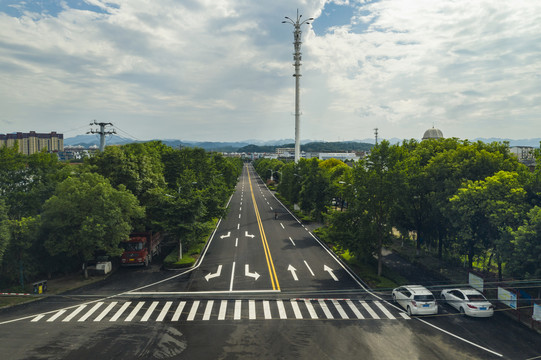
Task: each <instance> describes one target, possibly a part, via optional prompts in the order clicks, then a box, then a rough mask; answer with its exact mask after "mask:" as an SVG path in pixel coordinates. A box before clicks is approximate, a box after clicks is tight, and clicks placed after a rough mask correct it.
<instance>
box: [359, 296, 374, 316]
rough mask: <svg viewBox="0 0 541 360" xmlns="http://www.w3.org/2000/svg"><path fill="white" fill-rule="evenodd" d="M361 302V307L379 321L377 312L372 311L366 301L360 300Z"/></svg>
mask: <svg viewBox="0 0 541 360" xmlns="http://www.w3.org/2000/svg"><path fill="white" fill-rule="evenodd" d="M359 302H360V303H361V305H362V306H363V308H364V309H365V310H366V311H368V313H369V314H370V316H372V317H373V318H374V319H379V315H378V314H376V312H375V311H374V310H372V308H371V307H370V306H369V305H368V304H367V303H366V301H363V300H359Z"/></svg>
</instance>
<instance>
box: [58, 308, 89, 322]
mask: <svg viewBox="0 0 541 360" xmlns="http://www.w3.org/2000/svg"><path fill="white" fill-rule="evenodd" d="M85 307H86V305H81V306H79V307H78V308H77V309H75V310H74V311H73V312H72V313H71V314H69V315H68V316H66V317H65V318H64V320H62V322H68V321H70V320H71V319H73V318H74V317H75V316H77V314H78V313H80V312H81V311H83V309H84V308H85Z"/></svg>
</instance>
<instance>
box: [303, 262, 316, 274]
mask: <svg viewBox="0 0 541 360" xmlns="http://www.w3.org/2000/svg"><path fill="white" fill-rule="evenodd" d="M304 264H305V265H306V267H307V268H308V271H310V274H312V276H315V275H314V272H313V271H312V269H311V268H310V265H308V263H307V262H306V260H304Z"/></svg>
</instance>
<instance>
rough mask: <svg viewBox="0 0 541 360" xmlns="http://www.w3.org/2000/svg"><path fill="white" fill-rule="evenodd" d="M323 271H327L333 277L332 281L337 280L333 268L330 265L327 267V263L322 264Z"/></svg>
mask: <svg viewBox="0 0 541 360" xmlns="http://www.w3.org/2000/svg"><path fill="white" fill-rule="evenodd" d="M323 271H327V272H329V274H330V275H331V277H332V278H333V279H334V281H338V278H337V277H336V275H334V273H333V270H332V269H331V268H330V267H328V266H327V265H324V266H323Z"/></svg>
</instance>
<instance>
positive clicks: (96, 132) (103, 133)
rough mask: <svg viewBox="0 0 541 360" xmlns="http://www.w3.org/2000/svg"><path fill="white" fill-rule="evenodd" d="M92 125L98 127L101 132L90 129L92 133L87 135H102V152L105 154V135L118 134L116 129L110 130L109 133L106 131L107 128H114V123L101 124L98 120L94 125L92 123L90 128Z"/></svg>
mask: <svg viewBox="0 0 541 360" xmlns="http://www.w3.org/2000/svg"><path fill="white" fill-rule="evenodd" d="M92 125H98V126H99V127H100V129H99V130H94V129H90V131H89V132H87V134H100V152H103V150H104V149H105V135H111V134H116V131H115V129H113V130H109V131H106V130H105V127H106V126H113V124H112V123H102V122H100V123H99V122H97V121H96V120H94V122H93V123H90V126H92Z"/></svg>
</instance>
